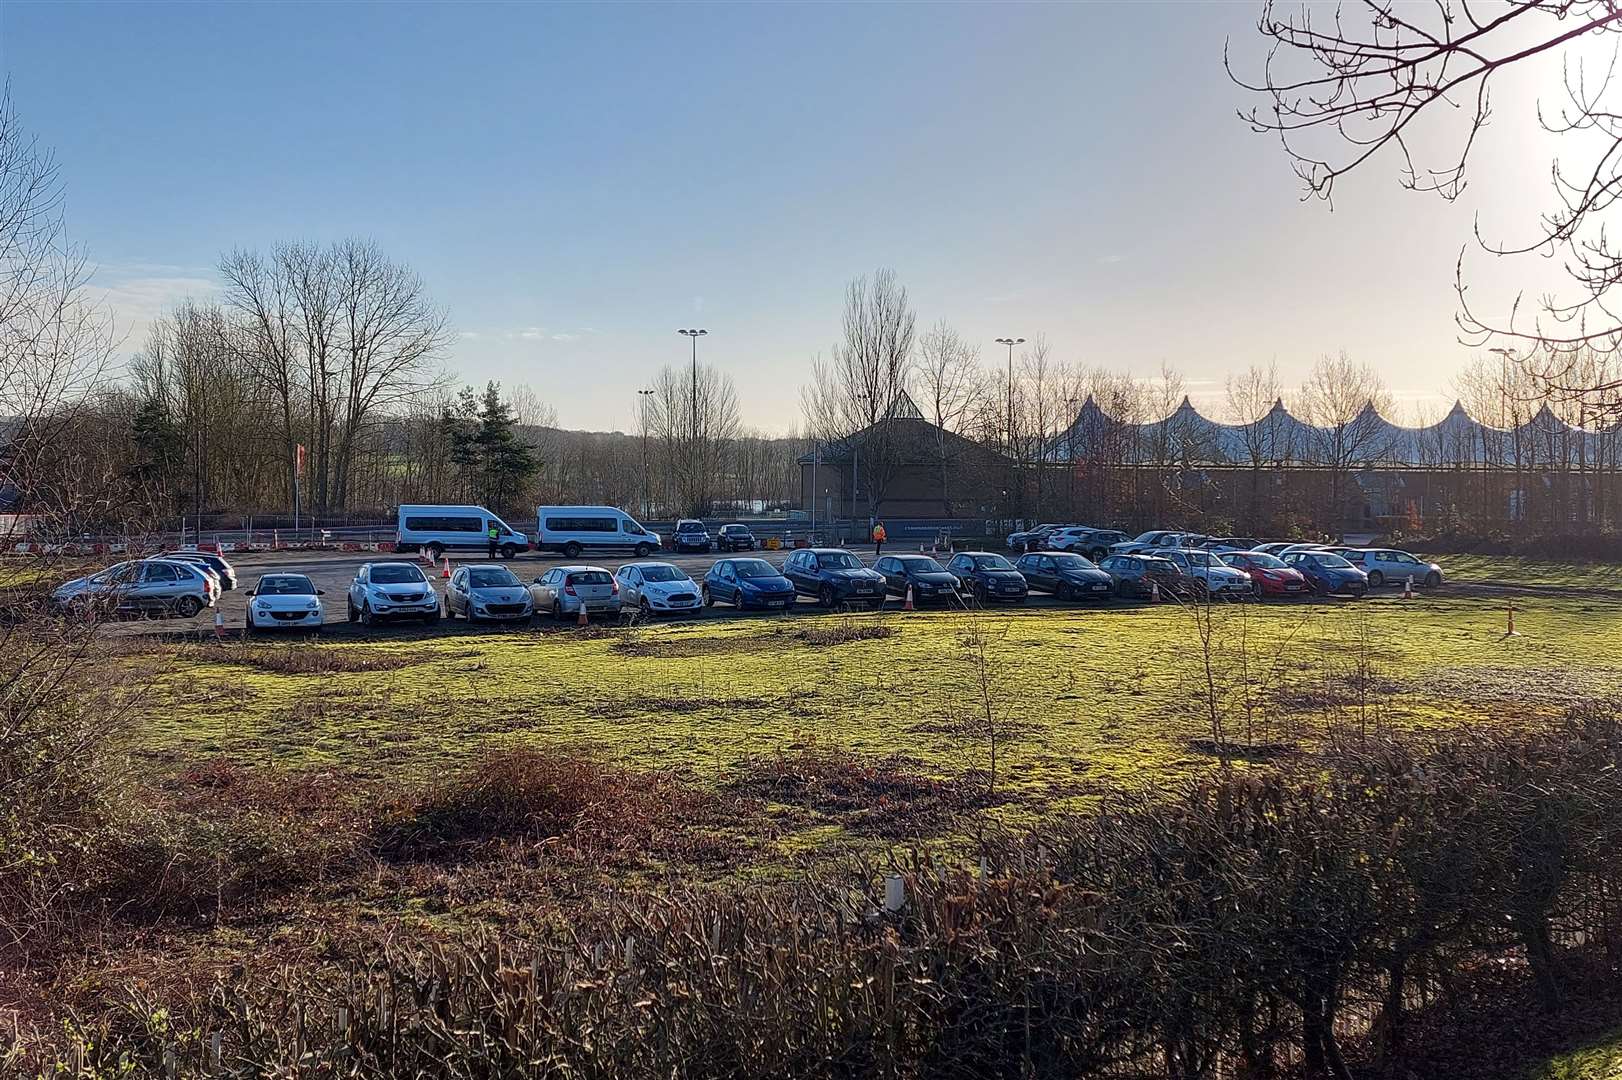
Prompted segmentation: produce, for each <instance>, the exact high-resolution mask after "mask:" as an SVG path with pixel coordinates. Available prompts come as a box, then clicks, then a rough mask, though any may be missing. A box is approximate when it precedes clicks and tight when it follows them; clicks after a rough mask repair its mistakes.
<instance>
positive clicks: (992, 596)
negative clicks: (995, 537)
mask: <svg viewBox="0 0 1622 1080" xmlns="http://www.w3.org/2000/svg"><path fill="white" fill-rule="evenodd" d="M946 569H947V570H949V571H951V572H952V575H953V576H954V577H956V578H957V580H958V588H960V589H962V590H963V591H965V592H967V593H968V594H969V595H970V596H973V597H974V598H975V599H976V600H978V601H979V602H980V603H982V604H984V603H989V602H991V601H998V602H1000V603H1008V604H1023V603H1024V602H1025V598H1026V597H1027V596H1029V595H1030V585H1029V584H1028V583H1027V582H1026V581H1025V575H1023V574H1021V573H1020V572H1019V571H1018V570H1016V569H1014V564H1013V563H1011V562H1009V561H1008V560H1007V559H1005V558H1003V557H1002V556H1001V555H998V554H997V553H996V552H995V551H960V552H958V553H957V554H956V555H953V556H952V561H951V562H949V563H947V564H946Z"/></svg>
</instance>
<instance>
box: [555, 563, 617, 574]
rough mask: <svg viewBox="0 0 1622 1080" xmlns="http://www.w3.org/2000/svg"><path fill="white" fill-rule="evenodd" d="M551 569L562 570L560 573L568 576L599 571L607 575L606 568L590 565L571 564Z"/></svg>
mask: <svg viewBox="0 0 1622 1080" xmlns="http://www.w3.org/2000/svg"><path fill="white" fill-rule="evenodd" d="M552 569H554V570H562V571H564V572H565V573H568V574H578V573H581V572H583V571H586V570H601V571H602V572H603V573H605V574H606V573H608V568H607V567H605V566H592V565H591V564H590V563H573V564H570V565H568V566H554V567H553V568H552Z"/></svg>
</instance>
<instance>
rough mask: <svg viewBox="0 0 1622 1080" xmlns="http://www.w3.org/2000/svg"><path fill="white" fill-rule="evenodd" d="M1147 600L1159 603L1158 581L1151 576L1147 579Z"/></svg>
mask: <svg viewBox="0 0 1622 1080" xmlns="http://www.w3.org/2000/svg"><path fill="white" fill-rule="evenodd" d="M1149 602H1150V603H1151V604H1158V603H1160V582H1158V581H1156V580H1154V579H1153V578H1150V579H1149Z"/></svg>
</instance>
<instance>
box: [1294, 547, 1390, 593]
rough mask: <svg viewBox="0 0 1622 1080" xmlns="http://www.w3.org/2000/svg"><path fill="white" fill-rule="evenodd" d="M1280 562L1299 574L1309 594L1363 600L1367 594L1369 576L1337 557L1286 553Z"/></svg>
mask: <svg viewBox="0 0 1622 1080" xmlns="http://www.w3.org/2000/svg"><path fill="white" fill-rule="evenodd" d="M1282 558H1283V559H1284V561H1285V563H1287V564H1288V565H1290V566H1293V567H1295V569H1297V570H1299V571H1301V575H1302V576H1303V577H1305V578H1306V579H1307V584H1308V585H1311V586H1312V591H1313V592H1315V593H1317V594H1318V595H1319V596H1328V595H1330V594H1331V593H1340V592H1343V593H1349V594H1351V595H1352V596H1364V595H1367V593H1368V591H1369V576H1368V575H1367V574H1365V573H1364V572H1363V571H1361V570H1359V569H1358V568H1357V567H1355V566H1353V565H1352V564H1351V563H1349V562H1347V561H1346V560H1345V559H1343V558H1341V557H1340V556H1339V555H1335V554H1332V553H1330V552H1328V551H1313V550H1311V549H1308V550H1304V551H1287V552H1285V553H1284V555H1283V556H1282Z"/></svg>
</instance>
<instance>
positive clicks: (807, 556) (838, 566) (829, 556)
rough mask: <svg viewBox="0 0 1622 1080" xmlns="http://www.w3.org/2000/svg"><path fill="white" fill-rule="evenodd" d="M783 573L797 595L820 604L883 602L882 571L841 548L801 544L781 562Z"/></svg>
mask: <svg viewBox="0 0 1622 1080" xmlns="http://www.w3.org/2000/svg"><path fill="white" fill-rule="evenodd" d="M783 576H784V577H786V578H788V579H789V581H791V582H792V583H793V584H794V591H795V592H796V593H797V594H798V595H800V596H814V597H816V598H817V601H818V602H819V603H821V604H822V606H823V607H833V606H834V605H835V604H838V603H842V602H850V601H854V602H856V603H863V604H882V603H883V602H884V590H885V582H884V575H883V574H880V573H879V572H878V571H876V570H869V569H868V568H867V567H865V566H863V565H862V560H860V559H858V558H857V557H856V556H854V555H852V554H851V553H850V552H848V551H845V550H844V549H843V548H801V549H800V550H799V551H796V552H795V553H794V554H792V555H790V556H789V557H788V561H786V562H785V563H784V564H783Z"/></svg>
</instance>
